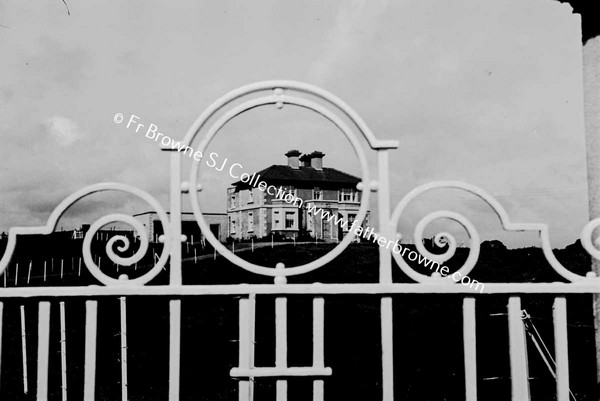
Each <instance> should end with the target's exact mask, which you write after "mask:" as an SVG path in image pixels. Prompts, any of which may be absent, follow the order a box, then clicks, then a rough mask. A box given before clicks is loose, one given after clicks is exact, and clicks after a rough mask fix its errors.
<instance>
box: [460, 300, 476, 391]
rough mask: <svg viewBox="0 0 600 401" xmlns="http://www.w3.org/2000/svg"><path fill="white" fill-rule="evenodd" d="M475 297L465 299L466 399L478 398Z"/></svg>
mask: <svg viewBox="0 0 600 401" xmlns="http://www.w3.org/2000/svg"><path fill="white" fill-rule="evenodd" d="M476 332H477V331H476V326H475V298H473V297H466V298H465V299H463V341H464V350H465V351H464V352H465V395H466V397H465V400H466V401H476V400H477V347H476V345H477V337H476Z"/></svg>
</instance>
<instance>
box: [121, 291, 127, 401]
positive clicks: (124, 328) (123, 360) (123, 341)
mask: <svg viewBox="0 0 600 401" xmlns="http://www.w3.org/2000/svg"><path fill="white" fill-rule="evenodd" d="M119 302H120V304H121V399H122V400H123V401H127V303H126V302H127V301H126V300H125V297H119Z"/></svg>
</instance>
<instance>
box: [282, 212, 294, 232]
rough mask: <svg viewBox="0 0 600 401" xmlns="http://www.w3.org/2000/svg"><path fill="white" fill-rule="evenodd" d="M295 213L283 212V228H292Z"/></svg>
mask: <svg viewBox="0 0 600 401" xmlns="http://www.w3.org/2000/svg"><path fill="white" fill-rule="evenodd" d="M295 216H296V213H294V212H285V228H294V226H295V223H296V219H295Z"/></svg>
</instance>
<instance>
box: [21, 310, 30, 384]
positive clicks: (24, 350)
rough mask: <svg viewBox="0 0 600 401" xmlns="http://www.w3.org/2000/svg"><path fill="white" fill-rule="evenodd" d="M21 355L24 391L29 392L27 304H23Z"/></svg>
mask: <svg viewBox="0 0 600 401" xmlns="http://www.w3.org/2000/svg"><path fill="white" fill-rule="evenodd" d="M20 309H21V357H22V358H23V393H25V394H27V393H28V392H29V380H28V375H27V328H26V327H25V306H24V305H21V308H20Z"/></svg>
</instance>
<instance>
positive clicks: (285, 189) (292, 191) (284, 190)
mask: <svg viewBox="0 0 600 401" xmlns="http://www.w3.org/2000/svg"><path fill="white" fill-rule="evenodd" d="M279 189H280V191H278V193H279V198H280V199H284V198H285V196H286V195H288V194H289V195H292V196H293V197H294V198H295V197H296V193H297V190H296V188H294V187H292V186H287V185H282V186H280V187H279Z"/></svg>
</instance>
